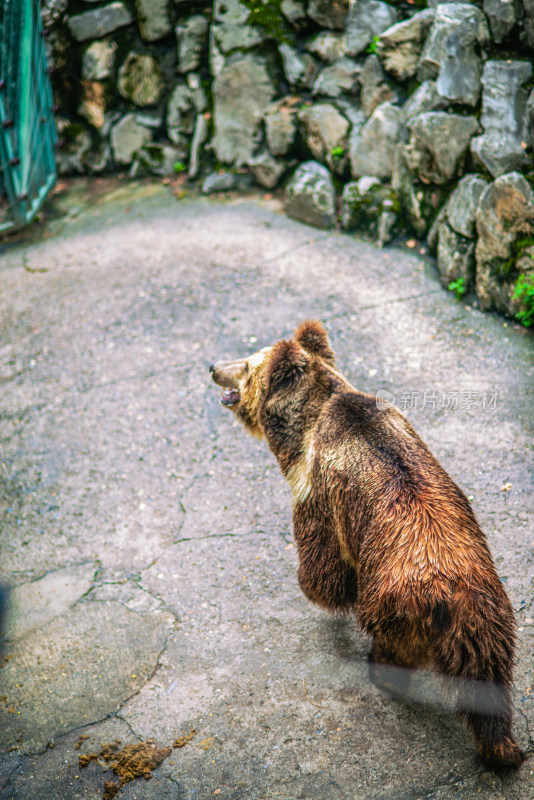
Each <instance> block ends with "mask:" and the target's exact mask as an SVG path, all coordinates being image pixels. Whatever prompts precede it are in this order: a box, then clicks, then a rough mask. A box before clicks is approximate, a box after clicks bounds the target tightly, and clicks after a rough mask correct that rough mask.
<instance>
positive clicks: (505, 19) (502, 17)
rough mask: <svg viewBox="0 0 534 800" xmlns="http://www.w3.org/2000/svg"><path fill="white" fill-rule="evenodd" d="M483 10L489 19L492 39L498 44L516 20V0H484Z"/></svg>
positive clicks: (517, 7)
mask: <svg viewBox="0 0 534 800" xmlns="http://www.w3.org/2000/svg"><path fill="white" fill-rule="evenodd" d="M484 11H485V13H486V16H487V18H488V19H489V23H490V28H491V35H492V36H493V40H494V41H495V42H496V43H497V44H500V43H501V42H502V41H504V39H506V37H507V36H508V34H509V33H510V31H511V30H512V28H513V27H514V25H515V24H516V22H517V17H518V11H519V2H518V0H484Z"/></svg>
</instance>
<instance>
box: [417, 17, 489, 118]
mask: <svg viewBox="0 0 534 800" xmlns="http://www.w3.org/2000/svg"><path fill="white" fill-rule="evenodd" d="M489 41H490V35H489V28H488V24H487V22H486V18H485V16H484V14H483V13H482V11H481V10H480V9H479V8H477V7H476V6H473V5H468V4H466V3H448V4H442V5H439V6H438V8H437V10H436V15H435V17H434V22H433V25H432V28H431V30H430V34H429V35H428V38H427V40H426V42H425V46H424V48H423V52H422V53H421V58H420V59H419V66H418V78H419V80H420V81H424V80H428V79H432V78H435V77H436V76H439V77H438V81H437V88H438V92H439V93H440V94H442V96H443V97H446V98H447V99H449V100H454V101H458V102H463V103H467V104H469V105H476V102H477V101H478V96H479V93H480V71H481V64H480V59H479V57H478V55H477V52H476V50H477V46H478V47H480V48H482V49H484V48H486V47H487V46H488V45H489Z"/></svg>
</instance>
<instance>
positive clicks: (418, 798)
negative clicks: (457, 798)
mask: <svg viewBox="0 0 534 800" xmlns="http://www.w3.org/2000/svg"><path fill="white" fill-rule="evenodd" d="M482 771H483V770H482ZM480 774H481V770H473V772H471V773H467V774H466V775H459V776H458V777H456V778H454V779H453V780H451V781H445V782H442V783H437V784H436V785H435V786H433V787H432V788H431V789H429V790H428V791H425V793H424V794H417V795H415V794H411V793H409V794H407V795H405V797H407V798H408V797H409V798H410V800H431V798H432V797H433V796H434V795H435V794H436V792H439V790H440V789H452V787H453V786H458V785H459V784H461V783H463V782H464V781H468V780H471V779H473V778H476V777H477V776H479V775H480ZM399 800H400V798H399Z"/></svg>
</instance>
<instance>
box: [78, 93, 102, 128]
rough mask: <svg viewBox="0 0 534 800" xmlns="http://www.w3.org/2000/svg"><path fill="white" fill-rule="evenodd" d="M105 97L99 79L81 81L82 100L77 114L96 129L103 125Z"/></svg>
mask: <svg viewBox="0 0 534 800" xmlns="http://www.w3.org/2000/svg"><path fill="white" fill-rule="evenodd" d="M106 107H107V98H106V91H105V86H104V84H103V83H102V82H101V81H83V82H82V102H81V103H80V106H79V108H78V114H80V116H82V117H85V119H86V120H87V121H88V122H89V123H90V124H91V125H92V126H93V127H94V128H97V130H100V129H101V128H103V126H104V122H105V113H106Z"/></svg>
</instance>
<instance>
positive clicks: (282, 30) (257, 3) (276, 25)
mask: <svg viewBox="0 0 534 800" xmlns="http://www.w3.org/2000/svg"><path fill="white" fill-rule="evenodd" d="M241 2H242V3H243V5H244V6H246V7H247V8H248V11H249V14H248V19H247V23H248V24H249V25H253V26H258V27H260V28H263V30H264V31H265V33H267V35H268V36H269V37H271V38H272V39H275V40H276V41H278V42H284V41H286V40H287V39H288V29H287V26H286V24H285V18H284V16H283V14H282V8H281V6H282V0H266V2H262V0H241Z"/></svg>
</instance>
